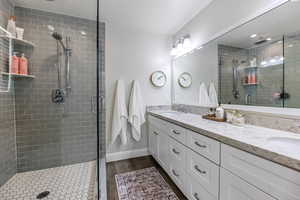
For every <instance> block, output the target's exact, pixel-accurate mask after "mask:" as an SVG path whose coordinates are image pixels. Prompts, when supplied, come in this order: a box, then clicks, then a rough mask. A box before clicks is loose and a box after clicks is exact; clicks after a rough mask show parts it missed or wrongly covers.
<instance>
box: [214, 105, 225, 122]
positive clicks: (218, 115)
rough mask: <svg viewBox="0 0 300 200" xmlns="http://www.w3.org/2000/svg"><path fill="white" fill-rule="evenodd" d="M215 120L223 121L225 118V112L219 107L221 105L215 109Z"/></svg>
mask: <svg viewBox="0 0 300 200" xmlns="http://www.w3.org/2000/svg"><path fill="white" fill-rule="evenodd" d="M216 118H217V119H224V118H225V110H224V108H223V107H222V106H221V104H219V106H218V107H217V109H216Z"/></svg>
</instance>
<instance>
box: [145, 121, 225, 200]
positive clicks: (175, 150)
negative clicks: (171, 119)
mask: <svg viewBox="0 0 300 200" xmlns="http://www.w3.org/2000/svg"><path fill="white" fill-rule="evenodd" d="M148 126H149V127H148V129H149V152H150V153H151V155H152V156H153V157H154V158H155V159H156V160H157V162H158V163H159V164H160V165H161V167H162V168H163V169H164V170H165V171H166V172H167V173H168V174H169V176H170V177H171V179H172V180H173V181H174V183H175V184H176V185H177V186H178V188H179V189H181V191H182V192H183V193H184V194H185V195H186V196H187V197H188V198H189V199H192V200H202V199H205V200H217V199H218V194H219V166H218V165H217V164H216V163H214V162H213V161H212V160H215V156H216V155H214V153H213V154H211V153H210V152H211V150H210V149H211V148H212V147H213V146H214V145H212V144H211V143H210V142H211V141H209V142H208V141H207V140H206V139H205V138H201V139H199V138H198V137H190V136H191V135H193V134H195V135H196V134H198V133H194V132H192V131H189V130H187V129H185V128H183V127H180V126H177V125H175V124H172V123H168V122H166V121H163V120H160V119H158V118H155V117H152V116H149V117H148ZM195 135H194V136H195ZM188 138H197V141H198V142H199V143H198V142H197V144H203V145H206V146H202V147H201V148H202V151H200V152H203V154H204V155H205V156H207V157H204V156H203V155H201V153H196V152H194V151H193V150H192V148H189V147H188V145H187V144H188V142H187V139H188ZM192 141H194V140H192ZM195 142H196V141H194V143H195ZM215 142H216V143H217V145H220V144H219V143H218V142H217V141H215ZM199 148H200V147H199ZM207 149H209V150H207ZM217 149H218V150H219V149H220V148H217ZM212 155H214V156H212ZM217 156H220V155H219V152H218V154H217ZM217 160H219V159H217Z"/></svg>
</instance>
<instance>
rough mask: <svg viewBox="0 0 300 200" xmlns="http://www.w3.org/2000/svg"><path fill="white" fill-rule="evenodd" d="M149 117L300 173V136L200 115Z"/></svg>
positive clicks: (160, 113)
mask: <svg viewBox="0 0 300 200" xmlns="http://www.w3.org/2000/svg"><path fill="white" fill-rule="evenodd" d="M148 114H150V115H152V116H155V117H158V118H160V119H164V120H166V121H168V122H171V123H174V124H177V125H180V126H183V127H185V128H187V129H190V130H193V131H195V132H198V133H200V134H202V135H205V136H207V137H210V138H213V139H216V140H218V141H220V142H221V143H224V144H227V145H230V146H233V147H236V148H238V149H240V150H244V151H247V152H249V153H251V154H254V155H257V156H259V157H262V158H264V159H267V160H270V161H273V162H275V163H278V164H280V165H283V166H286V167H288V168H291V169H294V170H296V171H299V172H300V135H299V134H295V133H291V132H287V131H280V130H275V129H269V128H263V127H258V126H252V125H247V124H245V125H242V126H236V125H232V124H229V123H220V122H214V121H210V120H206V119H203V118H202V117H201V116H200V115H195V114H190V113H182V112H177V111H171V110H155V111H149V112H148Z"/></svg>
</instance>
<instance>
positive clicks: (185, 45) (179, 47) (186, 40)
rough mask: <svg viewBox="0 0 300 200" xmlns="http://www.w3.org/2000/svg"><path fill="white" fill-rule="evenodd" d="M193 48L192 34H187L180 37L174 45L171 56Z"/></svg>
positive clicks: (184, 52)
mask: <svg viewBox="0 0 300 200" xmlns="http://www.w3.org/2000/svg"><path fill="white" fill-rule="evenodd" d="M191 50H192V42H191V38H190V35H186V36H184V37H181V38H180V39H178V40H177V41H176V42H175V44H174V45H173V47H172V50H171V53H170V54H171V56H173V57H176V56H180V55H183V54H186V53H187V52H189V51H191Z"/></svg>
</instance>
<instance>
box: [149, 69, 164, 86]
mask: <svg viewBox="0 0 300 200" xmlns="http://www.w3.org/2000/svg"><path fill="white" fill-rule="evenodd" d="M151 82H152V84H153V85H154V86H155V87H163V86H164V85H165V84H166V82H167V76H166V74H165V73H164V72H162V71H156V72H154V73H153V74H152V75H151Z"/></svg>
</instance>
